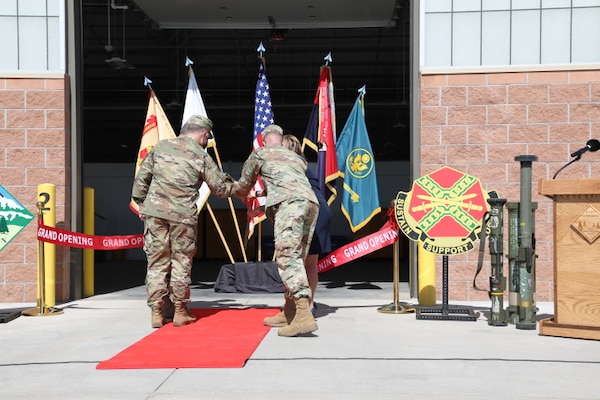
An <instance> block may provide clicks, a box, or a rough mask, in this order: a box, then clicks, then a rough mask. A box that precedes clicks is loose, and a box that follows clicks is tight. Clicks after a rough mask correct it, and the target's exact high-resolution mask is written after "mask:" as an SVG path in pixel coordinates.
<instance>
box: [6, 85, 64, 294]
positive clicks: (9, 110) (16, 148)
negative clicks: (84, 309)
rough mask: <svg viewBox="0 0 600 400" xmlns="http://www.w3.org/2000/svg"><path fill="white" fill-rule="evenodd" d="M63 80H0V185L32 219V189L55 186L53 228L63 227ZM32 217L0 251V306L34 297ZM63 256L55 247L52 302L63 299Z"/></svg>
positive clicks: (34, 191)
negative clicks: (53, 298) (43, 185)
mask: <svg viewBox="0 0 600 400" xmlns="http://www.w3.org/2000/svg"><path fill="white" fill-rule="evenodd" d="M65 88H66V85H65V79H64V78H54V77H53V78H45V77H41V78H12V77H11V78H0V140H1V141H0V143H1V145H0V185H2V186H4V188H5V189H6V190H7V191H8V192H9V193H11V194H12V195H13V196H14V197H15V198H16V199H17V200H18V201H19V202H20V203H22V204H23V205H24V206H26V207H27V209H29V211H31V212H32V213H33V214H34V215H36V216H37V207H36V203H37V201H38V185H40V184H44V183H50V184H54V185H55V186H56V224H57V226H58V227H61V228H63V229H69V225H70V223H69V221H68V216H69V213H70V207H69V205H68V203H67V199H66V198H65V197H66V196H65V193H66V185H67V184H68V171H69V168H68V159H67V157H68V156H67V155H68V154H69V149H68V148H67V146H68V131H67V129H66V127H67V126H68V124H67V122H68V121H67V120H66V115H67V113H66V109H65V104H66V103H67V102H66V95H67V94H66V90H65ZM36 227H37V219H36V221H34V222H31V223H30V224H29V225H28V226H27V227H26V228H25V229H24V230H23V231H21V233H19V235H18V236H17V237H15V238H14V239H13V240H12V241H11V242H10V243H9V244H8V245H7V246H6V247H4V249H3V250H2V252H1V253H0V274H1V275H0V303H1V302H35V301H36V299H37V236H36ZM68 257H69V252H68V249H66V248H61V247H56V272H55V281H56V290H55V298H56V301H64V300H67V298H68V296H69V293H68V287H69V285H68V272H69V269H68V265H69V260H68Z"/></svg>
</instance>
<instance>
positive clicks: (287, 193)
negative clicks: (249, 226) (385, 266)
mask: <svg viewBox="0 0 600 400" xmlns="http://www.w3.org/2000/svg"><path fill="white" fill-rule="evenodd" d="M306 168H307V163H306V160H305V159H304V158H303V157H301V156H299V155H298V154H296V153H294V152H293V151H290V150H288V149H286V148H284V147H282V146H281V145H272V146H266V147H260V148H258V149H256V150H254V151H253V152H252V153H251V154H250V156H249V157H248V159H247V160H246V162H245V163H244V166H243V167H242V173H241V177H240V179H239V180H238V183H239V185H240V188H239V190H238V191H237V193H236V195H237V196H238V197H243V196H246V195H247V194H248V193H249V191H250V189H251V188H252V186H253V185H254V183H255V182H256V179H257V177H258V175H260V177H261V179H262V181H263V183H264V184H265V187H266V191H267V202H266V205H265V213H266V215H267V217H268V218H269V219H270V220H271V222H273V225H274V236H275V251H276V260H277V264H278V266H279V273H280V275H281V280H282V281H283V284H284V286H285V288H286V291H287V292H288V293H287V294H288V296H289V297H294V298H300V297H307V298H310V296H311V290H310V287H309V286H308V279H307V277H306V270H305V269H304V260H305V258H306V255H307V254H308V248H309V246H310V242H311V240H312V236H313V232H314V230H315V224H316V221H317V215H318V212H319V202H318V200H317V197H316V196H315V194H314V192H313V190H312V188H311V186H310V183H309V181H308V179H307V177H306V172H305V171H306Z"/></svg>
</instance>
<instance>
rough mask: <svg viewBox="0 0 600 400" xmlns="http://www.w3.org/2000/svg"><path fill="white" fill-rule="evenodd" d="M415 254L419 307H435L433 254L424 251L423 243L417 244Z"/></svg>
mask: <svg viewBox="0 0 600 400" xmlns="http://www.w3.org/2000/svg"><path fill="white" fill-rule="evenodd" d="M417 253H418V254H417V263H418V267H417V269H418V282H419V305H420V306H425V307H427V306H435V305H436V299H435V298H436V293H435V254H433V253H430V252H428V251H426V250H424V249H423V242H419V244H418V252H417Z"/></svg>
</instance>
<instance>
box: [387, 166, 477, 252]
mask: <svg viewBox="0 0 600 400" xmlns="http://www.w3.org/2000/svg"><path fill="white" fill-rule="evenodd" d="M488 198H489V195H488V193H486V192H485V191H484V190H483V189H482V187H481V182H480V181H479V179H477V178H475V177H473V176H471V175H468V174H465V173H462V172H460V171H457V170H455V169H452V168H450V167H442V168H440V169H438V170H436V171H434V172H432V173H431V174H429V175H425V176H423V177H421V178H419V179H417V180H416V181H415V182H414V183H413V186H412V190H411V191H410V192H408V193H406V192H398V195H397V196H396V203H395V214H396V220H397V221H398V226H399V227H400V229H401V230H402V232H404V234H405V235H406V236H407V237H408V238H409V239H411V240H415V241H416V240H420V241H422V242H423V249H424V250H426V251H429V252H430V253H435V254H442V255H456V254H462V253H466V252H468V251H471V250H472V249H473V248H474V242H475V241H476V240H477V237H478V235H479V232H480V231H481V223H482V220H483V216H484V214H485V213H486V212H487V210H488V203H487V199H488Z"/></svg>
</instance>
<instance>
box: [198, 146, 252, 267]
mask: <svg viewBox="0 0 600 400" xmlns="http://www.w3.org/2000/svg"><path fill="white" fill-rule="evenodd" d="M213 150H214V151H215V158H216V159H217V165H218V166H219V168H221V170H223V165H222V164H221V157H219V151H218V150H217V146H213ZM227 201H228V202H229V209H230V210H231V216H232V218H233V223H234V224H235V231H236V232H237V236H238V242H239V243H240V249H241V250H242V256H243V257H244V262H248V258H247V257H246V247H245V246H244V239H243V238H242V231H240V224H239V223H238V220H237V213H236V212H235V207H234V205H233V200H232V199H231V197H228V198H227ZM207 205H208V203H207ZM230 257H231V255H230ZM232 264H233V261H232Z"/></svg>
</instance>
